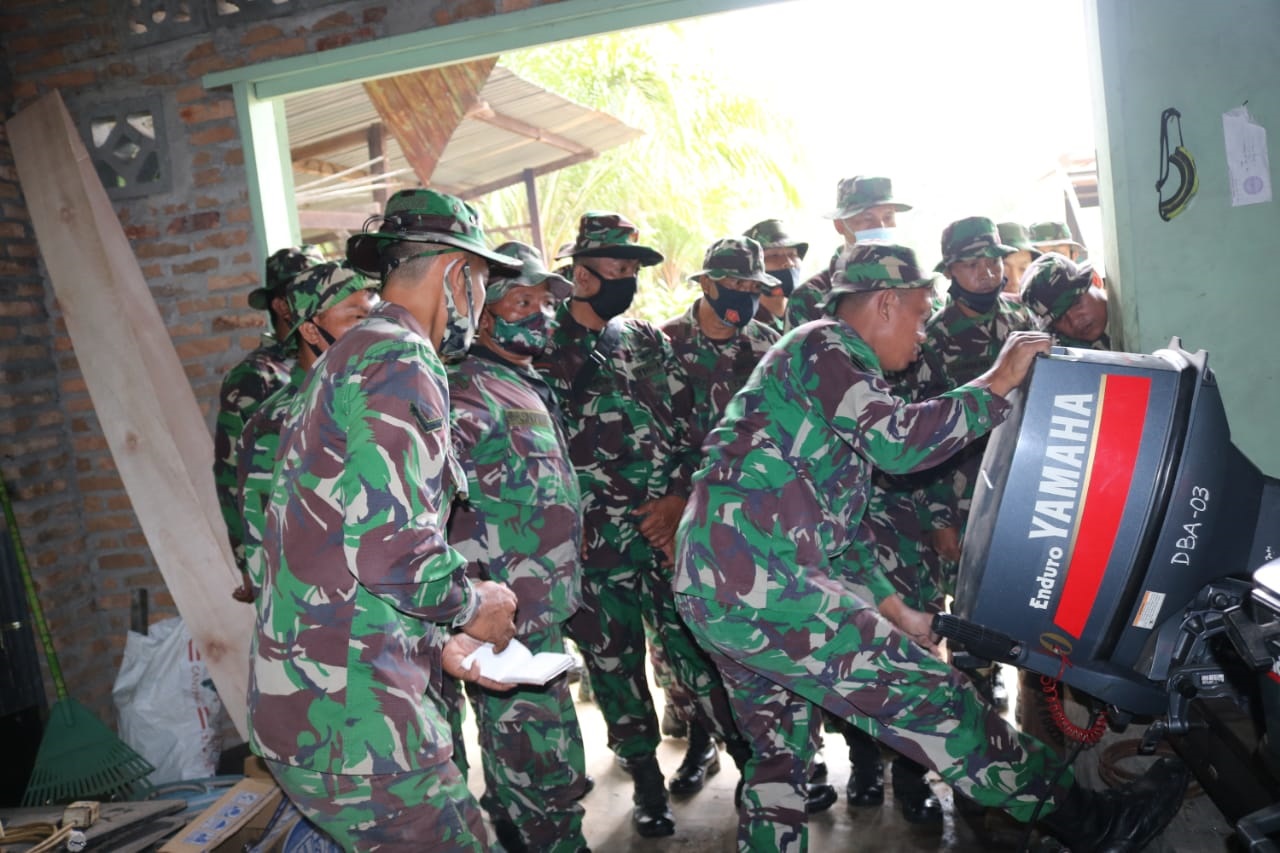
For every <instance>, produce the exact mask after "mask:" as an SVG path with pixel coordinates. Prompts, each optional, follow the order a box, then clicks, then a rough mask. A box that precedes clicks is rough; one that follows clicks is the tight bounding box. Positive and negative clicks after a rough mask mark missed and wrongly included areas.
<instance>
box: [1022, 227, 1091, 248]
mask: <svg viewBox="0 0 1280 853" xmlns="http://www.w3.org/2000/svg"><path fill="white" fill-rule="evenodd" d="M1031 243H1032V245H1034V246H1036V247H1037V248H1041V247H1044V246H1060V245H1062V244H1063V243H1067V244H1069V245H1072V246H1075V247H1077V248H1080V249H1083V248H1084V245H1083V244H1082V243H1077V242H1076V241H1075V238H1073V237H1072V236H1071V229H1070V228H1068V227H1067V223H1065V222H1037V223H1035V224H1034V225H1032V226H1031Z"/></svg>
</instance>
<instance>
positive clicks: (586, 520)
mask: <svg viewBox="0 0 1280 853" xmlns="http://www.w3.org/2000/svg"><path fill="white" fill-rule="evenodd" d="M636 233H637V232H636V229H635V226H634V225H632V224H631V223H629V222H627V221H626V220H624V219H622V217H619V216H616V215H612V214H605V213H588V214H586V215H584V216H583V217H582V222H581V225H580V230H579V236H578V240H577V241H576V242H575V244H574V246H572V247H571V248H570V250H569V254H572V255H575V256H576V255H579V254H583V253H584V252H597V253H600V254H606V255H607V254H608V253H609V252H612V251H616V250H621V248H622V247H625V246H630V247H631V248H632V249H636V250H637V251H638V250H639V249H643V248H644V247H639V246H635V245H634V244H635V239H636V237H635V235H636ZM648 251H652V250H648ZM653 254H654V255H657V253H656V252H654V253H653ZM657 257H658V259H661V255H657ZM646 260H647V261H649V262H653V263H656V262H657V261H654V260H653V259H652V257H651V256H644V257H643V258H642V260H641V262H642V263H645V262H646ZM610 322H611V323H615V324H618V326H619V327H620V336H619V339H618V344H617V346H616V347H615V348H614V350H613V353H612V354H611V356H610V357H609V359H608V361H607V363H606V364H604V365H603V366H602V367H601V368H600V369H599V370H598V372H597V373H596V375H595V376H594V378H593V379H592V381H591V383H590V385H589V386H588V387H587V388H586V389H585V391H584V392H583V394H582V397H581V399H574V397H573V395H572V393H571V388H572V385H573V380H574V377H575V376H576V375H577V374H578V371H579V370H580V369H581V368H582V366H583V365H584V364H585V363H586V362H587V360H588V358H589V356H590V354H591V353H592V351H593V350H594V348H595V346H596V342H597V341H598V340H599V338H600V335H601V332H597V331H593V330H590V329H588V328H586V327H585V326H583V325H582V324H580V323H579V322H578V321H577V320H575V319H574V317H573V315H572V314H571V313H570V310H569V303H568V302H566V303H564V304H562V305H561V306H560V307H559V308H558V309H557V311H556V315H555V319H554V321H553V325H552V332H551V343H550V345H549V346H548V348H547V352H546V353H545V354H544V355H543V357H542V358H540V359H539V360H538V362H537V364H536V366H537V367H538V369H539V371H541V372H542V373H543V375H545V376H546V378H547V381H548V382H549V383H550V384H551V387H552V388H554V389H555V391H556V394H557V396H558V398H559V399H560V402H561V405H562V407H563V409H564V414H565V424H566V431H567V433H568V436H569V451H570V457H571V458H572V461H573V466H574V469H575V470H576V471H577V473H578V483H579V485H580V486H581V489H582V511H583V578H582V596H583V606H582V609H580V610H579V611H578V612H577V613H576V614H575V615H574V616H573V618H572V619H570V620H569V624H568V628H569V635H570V636H571V637H572V638H573V640H574V641H575V642H576V643H577V644H578V645H579V647H580V648H581V650H582V653H583V658H584V661H585V663H586V665H587V670H588V672H589V674H590V678H591V688H592V690H593V692H594V694H595V700H596V703H597V704H598V705H599V706H600V710H601V712H602V713H603V714H604V719H605V722H606V724H607V726H608V740H609V748H610V749H612V750H613V751H614V752H615V753H616V754H617V755H619V756H621V757H623V758H632V757H641V756H645V755H650V754H652V753H653V752H654V750H655V749H656V747H657V745H658V742H659V740H660V735H659V732H658V720H657V717H656V715H655V713H654V705H653V699H652V697H651V696H650V694H649V687H648V684H647V681H646V678H645V666H644V658H645V636H644V628H643V622H642V620H643V619H648V620H649V621H650V622H651V624H653V625H654V626H656V627H657V628H658V629H659V633H661V634H664V635H665V627H666V626H678V625H679V624H680V623H679V621H678V618H677V617H676V615H675V610H674V606H673V602H672V600H671V596H670V591H669V577H668V573H667V571H666V570H663V569H661V568H659V560H660V556H659V554H658V553H657V552H656V551H654V549H653V548H651V547H650V546H649V544H648V542H647V541H645V539H644V537H643V536H641V535H640V531H639V528H638V526H637V521H636V518H635V516H634V515H633V510H635V509H636V508H637V507H639V506H640V505H641V504H643V503H645V502H647V501H650V500H653V499H656V498H660V497H663V496H665V495H678V496H680V497H683V496H684V495H686V494H688V490H689V476H690V474H691V472H692V461H693V460H692V458H691V454H690V452H689V449H688V444H687V439H686V436H685V433H684V426H683V424H682V423H680V421H679V419H678V418H677V417H676V412H677V410H678V407H677V403H676V400H677V398H678V397H680V395H682V394H687V393H688V390H687V381H686V380H685V377H684V371H683V369H682V368H681V366H680V362H679V361H678V360H677V358H676V355H675V352H674V351H673V350H672V348H671V342H670V341H669V340H667V337H666V335H664V334H663V333H662V332H661V330H659V329H658V328H657V327H656V326H653V325H651V324H649V323H646V322H643V321H641V320H632V319H622V318H616V319H613V320H611V321H610Z"/></svg>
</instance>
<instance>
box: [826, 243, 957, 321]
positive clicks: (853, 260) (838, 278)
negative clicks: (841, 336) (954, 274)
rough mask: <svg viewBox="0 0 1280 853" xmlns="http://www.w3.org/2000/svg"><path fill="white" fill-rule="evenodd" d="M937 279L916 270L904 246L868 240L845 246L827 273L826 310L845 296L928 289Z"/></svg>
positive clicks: (911, 252) (915, 265) (909, 251)
mask: <svg viewBox="0 0 1280 853" xmlns="http://www.w3.org/2000/svg"><path fill="white" fill-rule="evenodd" d="M937 279H938V277H937V276H936V275H935V274H933V273H928V272H925V271H924V270H922V269H920V264H919V263H918V262H917V261H916V253H915V252H914V251H912V250H911V249H910V248H909V247H907V246H900V245H898V244H897V243H886V242H884V241H883V240H868V241H866V242H860V243H854V244H853V245H851V246H845V247H844V248H843V249H841V250H840V254H839V255H838V256H837V257H836V261H835V266H834V267H833V269H832V271H831V293H830V294H829V295H828V296H827V301H826V306H825V307H826V310H828V311H831V310H832V309H833V308H834V307H835V304H836V302H837V301H838V300H839V298H840V297H841V296H843V295H845V294H846V293H866V292H868V291H871V290H891V289H894V288H904V289H905V288H917V287H932V286H933V285H934V283H935V282H936V281H937Z"/></svg>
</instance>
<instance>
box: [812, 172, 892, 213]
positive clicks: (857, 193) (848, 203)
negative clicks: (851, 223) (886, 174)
mask: <svg viewBox="0 0 1280 853" xmlns="http://www.w3.org/2000/svg"><path fill="white" fill-rule="evenodd" d="M880 205H887V206H888V207H892V208H893V209H894V210H898V211H903V210H910V209H911V205H909V204H904V203H903V202H900V201H895V200H894V198H893V181H891V180H889V179H888V178H873V177H863V176H861V175H859V176H857V177H855V178H845V179H843V180H841V181H840V182H839V183H838V184H836V209H835V210H833V211H831V212H830V213H827V214H823V215H824V216H825V217H826V218H827V219H848V218H849V217H850V216H857V215H858V214H859V213H861V212H862V211H864V210H867V209H869V208H872V207H878V206H880Z"/></svg>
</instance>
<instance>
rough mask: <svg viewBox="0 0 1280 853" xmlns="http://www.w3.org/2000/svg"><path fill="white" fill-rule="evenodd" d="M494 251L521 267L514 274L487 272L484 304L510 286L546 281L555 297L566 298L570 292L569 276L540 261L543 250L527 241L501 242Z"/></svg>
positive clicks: (495, 299)
mask: <svg viewBox="0 0 1280 853" xmlns="http://www.w3.org/2000/svg"><path fill="white" fill-rule="evenodd" d="M494 251H495V252H497V253H498V254H500V255H508V256H510V257H513V258H515V259H516V260H518V261H520V263H521V268H520V271H519V272H517V273H515V274H514V275H510V274H507V273H498V274H496V275H491V276H489V285H488V289H487V290H485V292H484V301H485V304H486V305H488V304H490V303H493V302H497V301H498V300H499V299H501V298H502V297H504V296H506V295H507V293H508V292H510V290H511V288H513V287H537V286H538V285H540V284H545V285H547V289H548V290H550V291H551V295H552V296H554V297H555V298H556V299H566V298H567V297H568V296H569V294H570V293H572V292H573V285H572V284H571V283H570V282H569V279H567V278H565V277H564V276H562V275H559V274H558V273H554V272H551V271H550V270H548V269H547V266H546V264H544V263H543V262H542V253H541V252H539V251H538V250H537V249H535V248H534V247H533V246H530V245H529V244H528V243H521V242H519V241H517V240H512V241H511V242H509V243H503V244H502V245H501V246H499V247H498V248H496V249H494Z"/></svg>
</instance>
